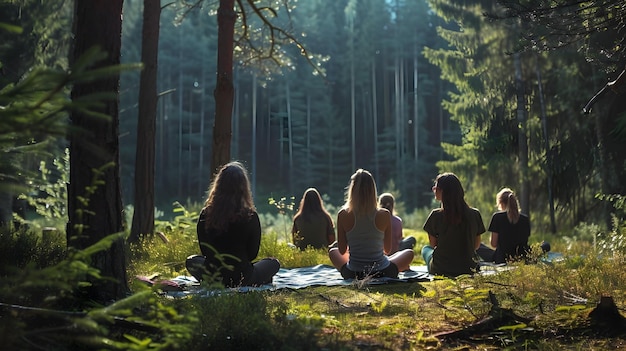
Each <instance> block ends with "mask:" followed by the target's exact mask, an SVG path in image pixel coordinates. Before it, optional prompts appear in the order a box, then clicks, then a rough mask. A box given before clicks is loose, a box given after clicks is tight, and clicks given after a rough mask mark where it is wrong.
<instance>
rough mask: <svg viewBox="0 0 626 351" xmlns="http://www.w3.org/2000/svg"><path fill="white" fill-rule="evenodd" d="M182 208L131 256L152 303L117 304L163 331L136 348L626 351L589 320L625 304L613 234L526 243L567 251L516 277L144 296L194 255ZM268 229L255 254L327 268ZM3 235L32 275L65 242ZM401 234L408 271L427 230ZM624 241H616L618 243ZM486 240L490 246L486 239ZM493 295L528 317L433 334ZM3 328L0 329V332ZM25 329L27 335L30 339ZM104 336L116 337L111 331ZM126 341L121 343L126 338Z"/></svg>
mask: <svg viewBox="0 0 626 351" xmlns="http://www.w3.org/2000/svg"><path fill="white" fill-rule="evenodd" d="M183 212H184V214H183V215H181V217H180V218H179V219H177V220H175V221H173V222H167V223H166V222H163V223H158V224H157V230H159V231H160V232H162V233H163V234H164V235H165V237H167V241H164V240H162V239H161V238H160V237H159V236H155V237H153V238H146V239H145V240H144V241H143V242H142V243H141V244H140V245H138V246H135V247H132V248H131V250H130V256H129V257H130V262H129V266H128V276H129V277H130V278H129V279H130V282H129V283H130V286H131V289H132V290H133V292H135V293H137V297H136V298H135V302H139V300H141V299H145V296H146V295H145V293H146V292H148V293H149V295H150V296H151V298H150V302H145V303H146V305H144V306H143V307H139V308H136V307H135V308H134V309H132V310H131V309H129V308H125V307H124V305H121V306H120V308H121V309H122V311H124V313H130V314H132V318H127V319H130V320H133V319H134V318H139V317H141V318H143V320H148V321H150V320H151V321H152V322H151V323H155V324H151V325H157V326H158V325H160V324H159V323H161V324H163V323H164V324H165V326H166V327H167V329H161V330H162V333H161V334H162V335H161V334H159V335H157V334H150V333H149V332H148V333H147V334H146V333H136V334H133V335H134V337H136V338H137V340H138V341H137V342H136V343H135V345H136V349H156V347H154V345H156V344H157V343H159V342H160V343H161V344H163V345H167V347H166V348H162V349H168V350H169V349H185V350H207V349H220V350H241V349H247V350H423V349H430V350H447V349H456V350H496V349H515V350H517V349H536V350H563V349H566V350H594V349H595V350H604V349H620V348H625V347H626V346H625V345H626V339H625V338H624V335H625V334H624V333H623V332H622V333H618V334H609V333H606V332H603V330H597V329H593V328H591V327H590V324H589V318H588V314H589V312H590V311H591V310H592V309H593V308H594V307H595V306H596V304H597V302H598V301H599V299H600V297H601V296H612V297H613V299H614V300H615V302H616V304H617V307H618V308H619V309H620V310H621V311H623V309H624V308H625V307H626V306H625V305H624V301H626V272H624V271H623V268H622V267H623V266H624V264H625V263H626V262H625V261H626V258H625V256H624V255H622V254H621V253H620V252H623V251H619V250H614V251H612V252H608V251H602V248H605V247H607V245H608V243H609V241H607V240H608V239H610V238H609V237H606V240H605V241H602V240H596V235H595V234H593V232H594V231H595V229H594V228H595V227H593V226H580V227H579V228H577V229H576V231H574V233H573V234H572V235H571V236H569V237H568V236H549V235H542V236H541V237H531V240H530V241H531V242H539V241H540V239H547V240H548V241H550V242H551V244H552V249H553V251H557V252H562V253H564V254H565V259H564V260H562V261H558V262H553V263H542V262H538V263H535V264H525V263H516V264H513V265H511V267H512V269H510V270H507V271H503V272H500V273H498V274H492V275H474V276H462V277H459V278H457V279H436V280H434V281H432V282H420V283H409V284H388V285H374V286H368V285H362V284H361V285H357V284H354V285H351V286H335V287H308V288H305V289H298V290H289V289H281V290H278V291H262V292H249V293H231V294H228V293H226V294H219V295H215V296H209V297H197V296H192V297H188V298H181V299H169V298H166V297H164V296H161V295H158V294H153V293H151V292H150V291H146V289H147V288H146V286H145V285H144V284H143V283H140V282H139V281H138V280H136V279H134V277H135V276H136V275H153V274H158V275H159V276H160V277H161V278H164V279H166V278H170V277H175V276H178V275H186V274H188V273H187V272H186V270H185V268H184V261H185V258H186V257H187V256H188V255H190V254H196V253H197V252H198V243H197V240H196V236H195V232H194V231H195V227H194V225H193V220H189V217H191V216H192V215H193V213H191V212H190V213H189V214H187V212H186V210H184V211H183ZM281 227H282V226H278V227H275V228H281ZM264 228H265V227H264ZM275 228H274V229H271V230H269V231H267V232H265V233H264V234H263V238H262V243H261V251H260V253H259V257H265V256H274V257H277V258H278V259H279V260H280V261H281V263H282V265H283V267H287V268H289V267H301V266H311V265H316V264H330V260H329V259H328V256H327V253H326V251H325V250H315V249H307V250H306V251H304V252H300V251H298V250H294V249H292V248H291V247H289V246H288V245H287V244H286V243H285V242H284V240H283V239H282V238H283V237H284V233H280V232H277V230H278V229H275ZM0 234H2V235H1V237H2V239H3V240H2V242H1V243H0V253H2V255H0V258H2V259H4V261H2V262H5V263H10V262H13V263H15V262H18V263H19V266H20V267H26V266H29V265H30V266H35V267H39V266H41V265H42V264H43V263H42V262H45V261H47V262H48V263H50V262H57V261H59V260H60V259H61V258H62V256H63V255H64V252H63V250H62V246H63V245H60V244H59V243H57V242H55V240H53V238H52V239H51V238H50V237H46V238H44V236H43V235H41V234H36V233H33V232H28V231H22V232H16V233H0ZM405 235H412V236H414V237H415V238H416V240H417V247H416V257H415V260H414V262H413V264H414V265H421V264H423V261H422V258H421V257H420V255H419V248H420V247H421V246H422V245H424V244H426V243H427V236H426V234H425V233H424V232H422V231H420V230H411V229H406V230H405ZM620 238H621V237H620V235H619V233H617V239H620ZM61 239H62V238H61ZM483 239H484V241H487V240H488V238H487V237H486V236H485V237H484V238H483ZM611 242H619V240H617V241H611ZM615 245H617V244H615ZM615 245H614V246H615ZM616 247H617V246H616ZM35 248H36V249H35ZM3 267H4V264H3ZM5 274H13V273H11V272H5ZM16 274H17V273H16ZM19 278H20V277H19V276H16V277H15V280H16V283H15V284H18V283H19V284H21V285H23V286H24V288H20V289H22V290H20V291H21V292H20V293H19V294H18V293H17V292H16V291H15V289H9V285H11V284H13V283H11V284H9V283H7V285H6V286H2V289H0V292H1V293H2V296H5V298H4V301H3V302H11V301H13V300H11V299H7V298H6V297H7V296H8V297H11V298H13V299H14V301H15V302H14V303H24V302H23V300H24V299H23V298H22V297H21V295H24V291H25V290H23V289H26V287H28V284H26V283H27V282H25V281H24V279H22V280H20V279H19ZM76 279H80V278H79V277H77V278H76ZM39 280H40V281H41V279H39ZM59 283H63V282H59ZM70 283H71V282H70ZM72 284H74V283H72ZM72 284H66V285H67V286H64V289H69V288H71V285H72ZM21 285H20V286H21ZM16 286H17V285H16ZM5 288H6V289H5ZM5 290H6V291H5ZM47 291H50V288H48V289H47ZM68 291H69V290H68ZM35 295H36V294H35ZM35 295H33V296H35ZM490 295H493V296H494V297H495V299H496V300H497V302H498V304H499V307H500V308H501V309H503V310H510V311H512V312H513V313H514V314H516V315H517V316H520V317H522V319H524V320H523V321H522V320H518V321H516V320H509V321H504V322H503V323H500V324H494V325H492V326H491V328H490V329H488V330H483V331H480V332H476V333H473V334H471V335H465V336H464V337H456V338H450V337H448V338H443V337H436V335H437V334H441V333H446V332H451V331H458V330H464V328H467V327H469V326H472V325H475V324H476V323H479V322H481V321H484V320H486V319H488V318H489V317H490V316H493V314H491V315H490V313H491V311H492V309H493V304H492V303H491V300H490ZM46 296H49V297H48V298H47V299H48V300H46V301H50V302H52V300H49V299H50V297H52V295H51V294H46ZM133 296H135V295H133ZM25 304H27V305H28V303H25ZM107 309H108V308H107ZM105 311H106V309H105ZM0 312H1V311H0ZM102 313H105V312H104V311H103V312H102ZM139 314H141V315H139ZM90 315H97V314H90ZM0 317H2V314H0ZM1 321H2V318H0V322H1ZM34 321H35V322H37V321H36V320H34ZM4 323H5V324H6V327H7V329H6V330H11V332H12V333H13V334H12V335H14V336H13V338H12V340H13V339H17V338H18V336H20V335H22V334H20V333H21V332H20V330H21V329H19V325H16V324H15V323H10V322H9V320H5V322H4ZM90 323H91V322H90ZM5 324H3V323H0V332H1V331H2V328H3V327H2V326H3V325H5ZM15 328H18V329H15ZM40 330H41V329H40ZM164 330H167V331H164ZM28 331H29V329H28V328H25V327H24V330H23V332H24V334H25V335H27V334H28ZM163 333H165V334H163ZM167 333H169V334H167ZM172 333H179V334H180V336H178V334H172ZM7 335H9V334H7ZM103 335H104V334H103ZM111 335H115V330H113V331H112V333H111ZM133 335H126V334H123V335H121V337H122V338H127V339H128V338H130V339H129V340H133V339H132V337H133ZM102 337H104V336H102ZM103 340H104V339H103ZM146 340H148V341H150V340H152V341H151V342H147V341H146ZM146 342H147V343H146ZM141 345H144V346H141ZM140 346H141V347H140Z"/></svg>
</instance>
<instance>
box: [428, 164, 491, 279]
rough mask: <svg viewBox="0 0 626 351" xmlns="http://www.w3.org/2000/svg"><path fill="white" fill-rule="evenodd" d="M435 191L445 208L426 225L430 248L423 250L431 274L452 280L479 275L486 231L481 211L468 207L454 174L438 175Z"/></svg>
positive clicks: (433, 211) (461, 187)
mask: <svg viewBox="0 0 626 351" xmlns="http://www.w3.org/2000/svg"><path fill="white" fill-rule="evenodd" d="M432 190H433V192H434V194H435V199H437V201H440V202H441V207H440V208H437V209H434V210H432V211H431V212H430V215H429V216H428V218H427V219H426V223H424V230H425V231H426V232H427V233H428V240H429V243H430V245H426V246H424V247H423V248H422V257H423V258H424V262H426V265H427V266H428V272H430V273H432V274H436V275H444V276H450V277H456V276H459V275H461V274H472V273H475V272H477V271H478V263H477V262H476V260H475V256H476V249H477V248H478V247H479V246H480V235H481V234H482V233H484V232H485V225H484V223H483V219H482V217H481V215H480V212H478V210H477V209H475V208H471V207H469V206H468V205H467V203H466V202H465V191H464V190H463V186H462V185H461V181H459V178H457V176H456V175H455V174H454V173H442V174H440V175H438V176H437V179H435V185H434V186H433V188H432Z"/></svg>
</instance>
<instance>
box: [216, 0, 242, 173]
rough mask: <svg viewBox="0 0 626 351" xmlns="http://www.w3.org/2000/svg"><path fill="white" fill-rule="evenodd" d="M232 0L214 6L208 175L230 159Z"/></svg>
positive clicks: (233, 34)
mask: <svg viewBox="0 0 626 351" xmlns="http://www.w3.org/2000/svg"><path fill="white" fill-rule="evenodd" d="M234 7H235V1H234V0H220V6H219V8H218V10H217V24H218V31H217V72H216V73H217V83H216V85H215V91H214V92H213V96H214V97H215V124H214V125H213V150H212V152H213V153H212V156H213V157H212V159H211V178H213V176H214V175H215V172H217V170H218V169H219V168H220V167H221V166H222V165H224V164H226V163H228V162H229V161H230V140H231V137H232V114H233V97H234V91H235V89H234V88H233V46H234V37H235V20H236V19H237V14H236V13H235V10H234Z"/></svg>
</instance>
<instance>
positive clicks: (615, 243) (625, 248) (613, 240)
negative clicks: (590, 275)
mask: <svg viewBox="0 0 626 351" xmlns="http://www.w3.org/2000/svg"><path fill="white" fill-rule="evenodd" d="M599 198H600V199H601V200H605V201H609V202H611V203H612V204H613V207H615V210H616V212H615V213H613V214H612V215H611V217H612V221H611V223H612V228H611V230H610V231H609V232H608V233H606V234H603V233H601V234H599V238H598V241H597V247H598V252H599V253H601V254H607V255H620V256H624V255H626V197H625V196H622V195H608V196H599Z"/></svg>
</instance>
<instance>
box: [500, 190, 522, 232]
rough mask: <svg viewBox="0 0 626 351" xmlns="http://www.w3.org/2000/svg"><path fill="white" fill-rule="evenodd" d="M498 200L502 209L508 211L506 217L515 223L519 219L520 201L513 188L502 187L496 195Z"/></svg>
mask: <svg viewBox="0 0 626 351" xmlns="http://www.w3.org/2000/svg"><path fill="white" fill-rule="evenodd" d="M496 201H498V205H500V207H501V208H502V210H504V211H506V217H507V218H508V219H509V222H511V223H513V224H515V223H517V221H519V214H520V208H519V202H518V201H517V196H515V193H514V192H513V190H511V189H509V188H502V190H500V191H499V192H498V195H496Z"/></svg>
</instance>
